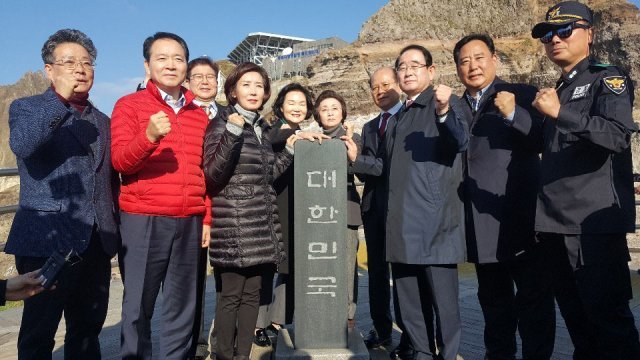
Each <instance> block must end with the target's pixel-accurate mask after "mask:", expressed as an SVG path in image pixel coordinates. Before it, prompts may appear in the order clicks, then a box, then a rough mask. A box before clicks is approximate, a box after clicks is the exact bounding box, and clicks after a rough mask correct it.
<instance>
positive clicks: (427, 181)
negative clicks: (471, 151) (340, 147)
mask: <svg viewBox="0 0 640 360" xmlns="http://www.w3.org/2000/svg"><path fill="white" fill-rule="evenodd" d="M460 106H461V102H460V100H459V99H457V98H456V97H455V96H453V95H452V97H451V100H450V111H449V114H448V115H447V118H446V121H444V122H443V123H440V122H439V121H438V118H437V117H436V113H435V111H436V110H435V99H434V91H433V87H428V88H427V89H426V90H425V91H423V92H422V93H421V94H420V95H419V96H418V97H417V98H416V99H415V101H414V102H413V104H412V105H411V106H409V107H407V108H404V109H402V110H401V111H400V115H399V119H398V121H395V122H393V124H394V125H393V128H392V129H388V130H387V134H386V135H385V147H386V149H387V152H388V159H386V162H387V164H388V187H389V191H388V203H387V206H388V207H387V222H386V224H387V226H386V254H387V261H389V262H394V263H402V264H418V265H430V264H456V263H460V262H463V261H465V252H466V251H465V250H466V249H465V240H464V219H463V216H464V211H463V204H462V197H461V193H462V189H461V187H462V155H461V152H463V151H464V150H465V149H466V147H467V142H468V138H469V135H468V128H467V123H466V121H464V119H463V118H462V117H461V116H460V115H459V114H462V113H461V111H462V110H461V109H460ZM390 135H391V136H390Z"/></svg>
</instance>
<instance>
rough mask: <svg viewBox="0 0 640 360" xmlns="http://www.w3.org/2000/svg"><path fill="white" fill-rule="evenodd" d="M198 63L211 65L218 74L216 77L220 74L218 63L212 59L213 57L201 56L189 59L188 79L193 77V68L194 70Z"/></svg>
mask: <svg viewBox="0 0 640 360" xmlns="http://www.w3.org/2000/svg"><path fill="white" fill-rule="evenodd" d="M198 65H206V66H209V67H210V68H212V69H213V72H214V73H215V74H216V77H217V76H218V72H219V71H220V68H219V67H218V64H217V63H216V62H215V61H213V60H211V58H210V57H208V56H200V57H197V58H195V59H193V60H191V61H189V64H187V79H189V78H190V77H191V70H193V68H194V67H196V66H198Z"/></svg>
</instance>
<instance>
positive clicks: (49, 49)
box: [41, 29, 98, 64]
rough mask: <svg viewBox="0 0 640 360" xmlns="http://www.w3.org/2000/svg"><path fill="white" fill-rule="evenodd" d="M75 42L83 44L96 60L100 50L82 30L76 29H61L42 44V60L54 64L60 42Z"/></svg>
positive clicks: (90, 55)
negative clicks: (54, 56) (54, 54)
mask: <svg viewBox="0 0 640 360" xmlns="http://www.w3.org/2000/svg"><path fill="white" fill-rule="evenodd" d="M64 43H74V44H78V45H80V46H82V47H83V48H84V49H85V50H87V52H88V53H89V57H91V61H96V58H97V57H98V50H96V47H95V46H94V45H93V41H91V39H90V38H89V37H88V36H87V35H86V34H85V33H83V32H82V31H80V30H75V29H61V30H58V31H56V32H55V33H54V34H53V35H51V36H49V38H48V39H47V41H45V43H44V45H43V46H42V51H41V55H42V61H44V63H45V64H53V63H54V62H55V61H56V60H55V59H54V58H53V52H54V50H55V49H56V48H57V47H58V45H60V44H64Z"/></svg>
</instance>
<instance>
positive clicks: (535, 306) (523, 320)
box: [476, 247, 555, 360]
mask: <svg viewBox="0 0 640 360" xmlns="http://www.w3.org/2000/svg"><path fill="white" fill-rule="evenodd" d="M544 271H545V270H544V267H543V259H542V256H541V253H540V249H539V247H536V248H534V249H531V250H529V251H528V252H526V253H524V254H522V255H520V256H518V257H516V258H514V259H513V260H510V261H508V262H499V263H491V264H476V273H477V275H478V300H479V302H480V306H481V308H482V314H483V315H484V321H485V327H484V344H485V348H486V355H485V359H487V360H494V359H495V360H498V359H499V360H502V359H509V360H511V359H515V356H516V351H517V345H516V329H517V330H518V331H519V332H520V337H521V339H522V358H523V359H537V360H543V359H549V358H551V354H552V353H553V344H554V339H555V307H554V303H553V293H552V292H551V286H550V285H549V283H548V282H547V281H546V279H545V278H544V277H543V276H541V274H543V273H544ZM514 285H515V289H514Z"/></svg>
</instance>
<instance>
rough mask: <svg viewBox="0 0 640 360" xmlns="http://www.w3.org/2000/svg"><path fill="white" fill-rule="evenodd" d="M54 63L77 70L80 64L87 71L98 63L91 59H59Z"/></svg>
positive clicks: (70, 69)
mask: <svg viewBox="0 0 640 360" xmlns="http://www.w3.org/2000/svg"><path fill="white" fill-rule="evenodd" d="M53 65H58V66H62V67H64V68H65V69H66V70H69V71H73V70H75V69H76V68H77V67H78V66H82V68H83V69H85V70H87V71H93V69H94V68H95V66H96V63H94V62H92V61H89V60H74V59H66V60H57V61H56V62H54V63H53Z"/></svg>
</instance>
